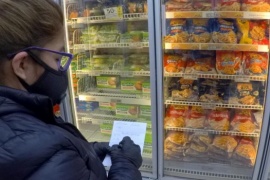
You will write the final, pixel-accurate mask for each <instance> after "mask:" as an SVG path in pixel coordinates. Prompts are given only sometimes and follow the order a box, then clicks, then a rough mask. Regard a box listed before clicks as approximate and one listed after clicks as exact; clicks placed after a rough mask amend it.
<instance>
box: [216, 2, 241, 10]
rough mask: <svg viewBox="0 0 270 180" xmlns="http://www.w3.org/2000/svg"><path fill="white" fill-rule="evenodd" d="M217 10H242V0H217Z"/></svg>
mask: <svg viewBox="0 0 270 180" xmlns="http://www.w3.org/2000/svg"><path fill="white" fill-rule="evenodd" d="M215 1H216V2H215V10H216V11H240V9H241V1H240V0H215Z"/></svg>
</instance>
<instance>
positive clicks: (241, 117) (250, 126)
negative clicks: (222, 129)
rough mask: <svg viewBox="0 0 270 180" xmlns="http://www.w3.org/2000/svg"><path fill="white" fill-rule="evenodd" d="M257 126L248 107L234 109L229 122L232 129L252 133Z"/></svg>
mask: <svg viewBox="0 0 270 180" xmlns="http://www.w3.org/2000/svg"><path fill="white" fill-rule="evenodd" d="M256 128H257V126H256V124H255V121H254V118H253V114H252V111H251V110H250V109H236V110H235V112H234V115H233V118H232V122H231V129H232V130H233V131H238V132H243V133H253V132H254V131H255V130H256Z"/></svg>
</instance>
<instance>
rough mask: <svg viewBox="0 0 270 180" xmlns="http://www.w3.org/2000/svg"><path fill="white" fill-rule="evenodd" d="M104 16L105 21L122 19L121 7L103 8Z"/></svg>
mask: <svg viewBox="0 0 270 180" xmlns="http://www.w3.org/2000/svg"><path fill="white" fill-rule="evenodd" d="M103 10H104V14H105V17H106V19H122V18H123V9H122V6H118V7H110V8H105V9H103Z"/></svg>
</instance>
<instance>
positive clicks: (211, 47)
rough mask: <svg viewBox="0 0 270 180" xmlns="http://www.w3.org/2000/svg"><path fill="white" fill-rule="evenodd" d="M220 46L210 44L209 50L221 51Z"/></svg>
mask: <svg viewBox="0 0 270 180" xmlns="http://www.w3.org/2000/svg"><path fill="white" fill-rule="evenodd" d="M219 49H220V46H219V45H218V44H209V45H208V50H219Z"/></svg>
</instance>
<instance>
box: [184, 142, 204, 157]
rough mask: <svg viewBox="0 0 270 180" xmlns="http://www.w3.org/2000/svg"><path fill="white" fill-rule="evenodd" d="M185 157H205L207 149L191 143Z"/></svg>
mask: <svg viewBox="0 0 270 180" xmlns="http://www.w3.org/2000/svg"><path fill="white" fill-rule="evenodd" d="M184 154H185V155H186V156H193V157H206V156H207V147H206V146H203V145H200V144H196V143H193V142H191V143H190V146H189V148H188V149H187V150H186V151H185V153H184Z"/></svg>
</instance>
